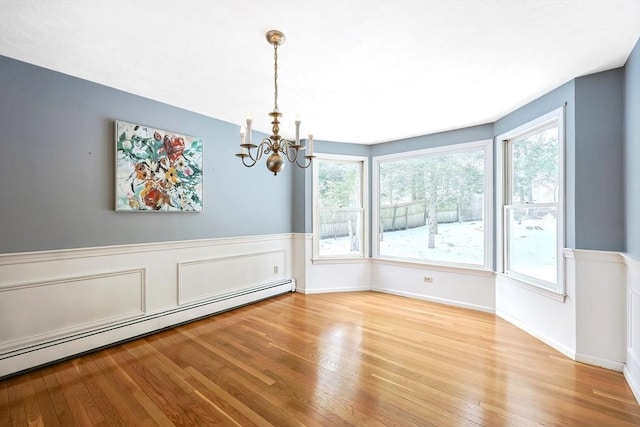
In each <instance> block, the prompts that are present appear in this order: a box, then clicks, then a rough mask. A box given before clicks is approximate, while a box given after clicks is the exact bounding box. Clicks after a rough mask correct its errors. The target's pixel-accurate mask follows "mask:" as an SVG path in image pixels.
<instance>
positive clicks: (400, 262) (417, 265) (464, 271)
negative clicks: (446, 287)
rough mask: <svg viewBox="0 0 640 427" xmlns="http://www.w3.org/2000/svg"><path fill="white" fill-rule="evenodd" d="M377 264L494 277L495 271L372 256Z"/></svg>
mask: <svg viewBox="0 0 640 427" xmlns="http://www.w3.org/2000/svg"><path fill="white" fill-rule="evenodd" d="M371 261H373V262H374V263H376V264H386V265H397V266H400V267H410V268H420V269H429V270H437V271H445V272H448V273H459V274H470V275H473V276H483V277H493V276H494V275H495V272H494V271H492V270H487V269H486V268H484V267H481V266H478V267H475V266H469V265H453V264H450V265H449V264H433V263H428V262H419V261H408V260H400V259H395V258H372V259H371Z"/></svg>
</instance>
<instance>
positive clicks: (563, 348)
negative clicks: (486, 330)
mask: <svg viewBox="0 0 640 427" xmlns="http://www.w3.org/2000/svg"><path fill="white" fill-rule="evenodd" d="M496 316H498V317H500V318H502V319H504V320H506V321H507V322H509V323H511V324H513V325H514V326H516V327H518V328H520V329H522V330H523V331H525V332H526V333H528V334H529V335H531V336H533V337H535V338H537V339H539V340H540V341H542V342H543V343H545V344H547V345H548V346H549V347H552V348H554V349H555V350H558V351H559V352H560V353H562V354H564V355H565V356H567V357H568V358H569V359H571V360H576V353H575V351H574V350H572V349H570V348H568V347H566V346H564V345H563V344H560V343H559V342H557V341H555V340H553V339H551V338H549V337H548V336H545V335H542V334H540V333H538V331H535V330H533V329H531V328H530V327H529V326H528V325H526V324H524V323H522V322H520V321H519V320H518V319H516V318H514V317H512V316H510V315H508V314H507V313H504V312H502V311H500V310H496Z"/></svg>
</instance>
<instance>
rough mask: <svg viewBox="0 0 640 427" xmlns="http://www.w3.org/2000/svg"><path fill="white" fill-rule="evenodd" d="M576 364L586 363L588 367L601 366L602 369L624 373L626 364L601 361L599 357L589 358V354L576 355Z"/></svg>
mask: <svg viewBox="0 0 640 427" xmlns="http://www.w3.org/2000/svg"><path fill="white" fill-rule="evenodd" d="M575 360H576V362H581V363H586V364H588V365H593V366H599V367H601V368H605V369H610V370H612V371H617V372H622V371H623V370H624V366H625V365H624V363H622V362H618V361H615V360H606V359H600V358H598V357H593V356H589V355H587V354H580V353H576V359H575Z"/></svg>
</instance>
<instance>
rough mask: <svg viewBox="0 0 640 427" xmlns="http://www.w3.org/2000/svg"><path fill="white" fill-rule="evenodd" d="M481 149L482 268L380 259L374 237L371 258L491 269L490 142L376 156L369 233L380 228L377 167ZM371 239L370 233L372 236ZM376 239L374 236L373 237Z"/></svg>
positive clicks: (439, 263) (443, 263) (434, 262)
mask: <svg viewBox="0 0 640 427" xmlns="http://www.w3.org/2000/svg"><path fill="white" fill-rule="evenodd" d="M477 149H483V150H484V180H485V182H484V188H485V194H484V197H485V200H484V219H485V220H484V228H485V233H484V264H483V265H480V264H468V263H462V262H461V263H456V262H450V261H437V260H419V259H414V258H396V257H389V256H381V255H380V241H379V240H378V238H377V237H376V238H375V239H373V257H374V258H376V259H379V260H387V261H392V262H396V263H407V264H414V265H415V264H419V265H430V266H443V267H447V268H465V269H471V270H492V269H493V253H494V251H493V234H494V233H493V225H494V220H493V212H492V209H491V207H492V206H493V203H494V202H493V191H492V188H493V140H491V139H484V140H480V141H474V142H464V143H460V144H454V145H445V146H440V147H434V148H427V149H422V150H414V151H406V152H403V153H394V154H387V155H383V156H377V157H374V158H373V180H372V187H373V188H372V189H373V207H372V209H373V212H374V215H373V219H372V228H371V230H378V229H379V228H380V218H379V215H378V212H379V210H380V163H381V162H384V161H389V160H402V159H410V158H415V157H420V156H425V155H427V156H433V155H438V154H455V153H464V152H468V151H471V150H477ZM372 236H373V233H372ZM376 236H377V233H376Z"/></svg>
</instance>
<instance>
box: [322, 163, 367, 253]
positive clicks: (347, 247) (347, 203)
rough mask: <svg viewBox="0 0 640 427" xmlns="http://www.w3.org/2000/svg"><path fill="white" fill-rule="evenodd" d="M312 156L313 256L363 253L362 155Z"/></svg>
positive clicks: (363, 196)
mask: <svg viewBox="0 0 640 427" xmlns="http://www.w3.org/2000/svg"><path fill="white" fill-rule="evenodd" d="M316 156H317V158H316V159H315V160H314V162H313V183H314V184H313V190H314V192H313V196H314V215H313V225H314V239H313V240H314V257H315V258H327V257H329V258H331V257H333V258H344V257H364V256H365V248H366V245H365V241H366V240H367V239H366V234H365V231H366V219H365V209H364V206H366V197H365V194H366V193H365V191H364V185H363V183H365V182H367V179H366V159H365V158H361V157H354V156H331V155H327V154H325V155H323V154H316Z"/></svg>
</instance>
